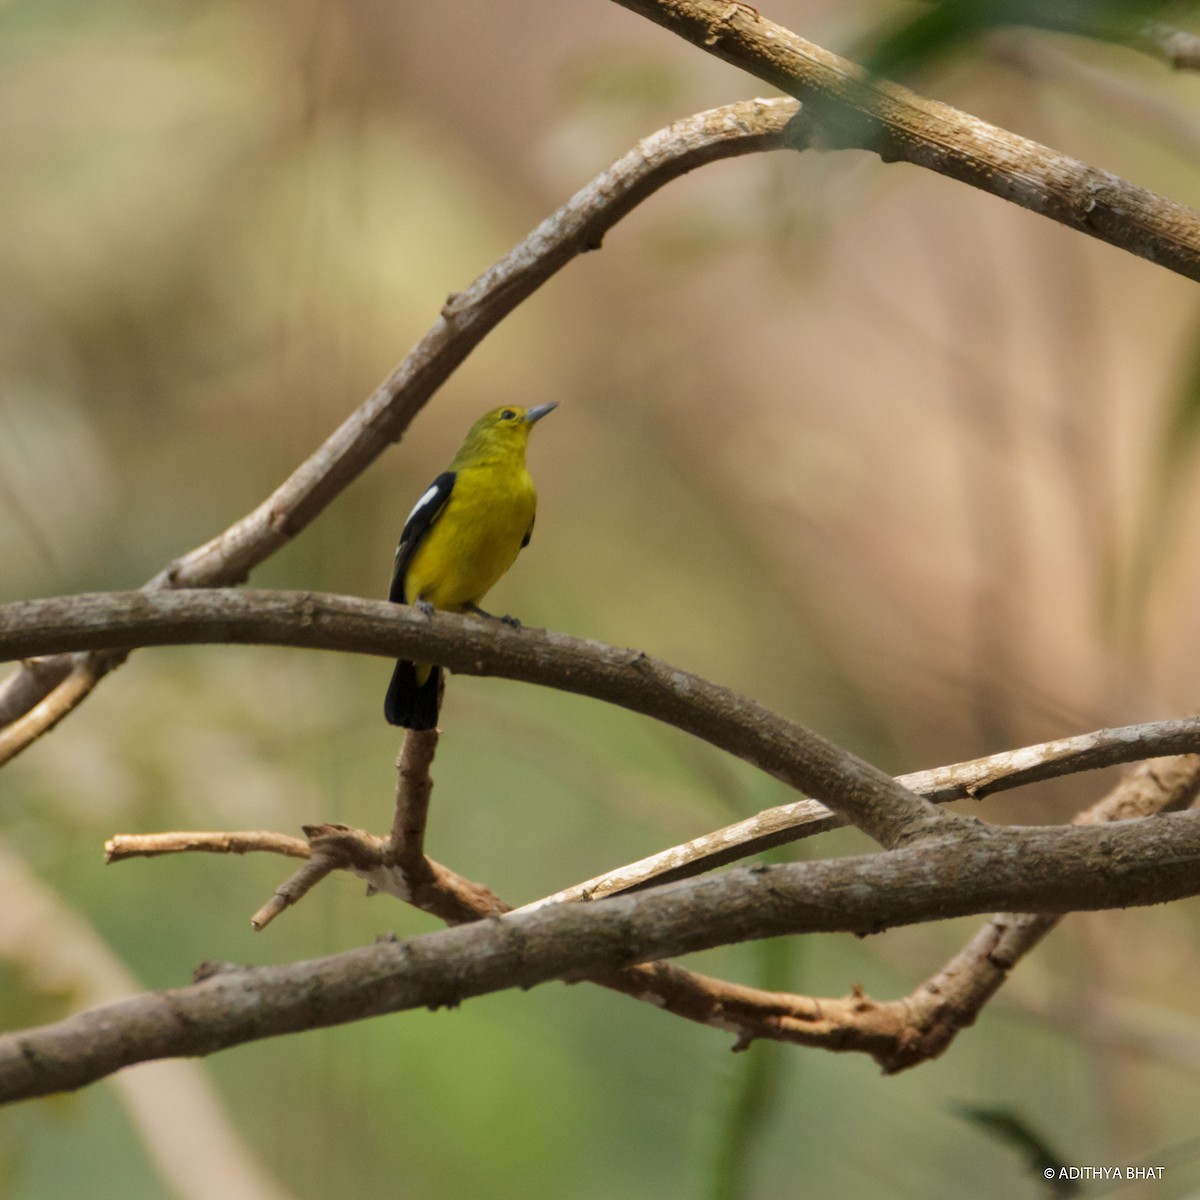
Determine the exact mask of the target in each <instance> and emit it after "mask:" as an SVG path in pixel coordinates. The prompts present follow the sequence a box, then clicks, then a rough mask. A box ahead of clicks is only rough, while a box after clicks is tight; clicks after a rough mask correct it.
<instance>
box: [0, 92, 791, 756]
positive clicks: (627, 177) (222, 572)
mask: <svg viewBox="0 0 1200 1200" xmlns="http://www.w3.org/2000/svg"><path fill="white" fill-rule="evenodd" d="M799 107H800V106H799V105H798V104H797V103H796V102H795V101H794V100H786V99H771V100H745V101H739V102H738V103H735V104H727V105H723V106H722V107H720V108H714V109H710V110H708V111H706V112H701V113H696V114H695V115H694V116H691V117H686V118H684V119H683V120H680V121H676V122H674V123H673V124H671V125H668V126H667V127H666V128H664V129H660V130H659V131H658V132H657V133H654V134H651V135H650V136H649V137H647V138H644V139H643V140H642V141H640V142H638V144H637V145H636V146H634V148H633V149H632V150H631V151H630V152H629V153H628V154H626V155H624V156H623V157H622V158H620V159H618V160H617V161H616V162H615V163H613V164H612V166H610V167H609V168H608V169H607V170H605V171H602V172H601V173H600V174H599V175H598V176H597V177H596V178H595V179H593V180H592V181H591V182H590V183H589V184H588V185H587V186H586V187H584V188H583V189H581V190H580V191H579V192H577V193H576V194H575V195H574V196H572V197H571V199H570V200H568V201H567V203H566V204H564V205H563V206H562V207H561V208H559V209H558V210H557V211H556V212H555V213H553V214H552V215H551V216H549V217H548V218H547V219H546V220H545V221H543V222H542V223H541V224H540V225H539V226H538V227H537V228H536V229H534V230H533V232H532V233H530V234H529V236H528V237H526V238H525V240H524V241H522V242H521V243H520V244H519V245H517V246H516V247H515V248H514V249H513V250H512V251H510V252H509V253H508V254H506V255H505V256H504V258H502V259H500V260H499V261H498V262H496V263H494V264H493V265H492V266H491V267H489V268H488V269H487V270H486V271H485V272H484V273H483V274H482V275H480V276H479V278H478V279H476V280H475V282H474V283H472V284H471V285H470V286H469V287H467V288H465V289H464V290H463V291H461V292H458V293H456V294H454V295H452V296H450V297H449V299H448V300H447V301H446V304H445V306H444V307H443V308H442V311H441V315H440V316H439V317H438V319H437V321H435V322H434V324H433V325H432V327H431V328H430V329H429V331H428V332H427V333H426V334H425V336H424V337H423V338H422V339H421V340H420V341H419V342H418V343H417V345H416V346H414V347H413V349H412V350H411V351H410V352H409V354H408V356H407V357H406V358H405V359H404V361H403V362H402V363H401V364H400V365H399V366H398V367H396V369H395V370H394V371H393V372H392V373H391V375H389V376H388V377H387V379H385V380H384V381H383V383H381V384H380V385H379V387H378V388H377V389H376V390H375V392H374V393H373V394H372V395H371V396H370V397H369V398H368V399H367V400H366V402H365V403H363V404H362V405H361V406H360V407H359V408H358V409H357V410H356V411H355V412H354V413H353V414H352V415H351V416H350V417H349V418H347V420H346V421H344V422H343V423H342V425H341V426H339V428H338V429H337V430H335V431H334V433H333V434H332V435H331V436H330V437H329V438H328V439H327V440H326V441H325V442H324V443H323V444H322V445H321V446H320V447H319V448H318V449H317V450H316V452H315V453H314V454H312V456H311V457H309V458H308V459H307V460H306V461H305V462H304V463H302V464H301V465H300V466H299V467H298V468H297V469H296V470H295V471H294V472H293V473H292V474H291V475H290V476H289V477H288V478H287V479H286V480H285V481H284V482H283V483H282V484H281V485H280V486H279V487H278V488H276V489H275V491H274V492H272V494H271V495H270V496H268V497H267V499H266V500H264V501H263V502H262V503H261V504H260V505H259V506H258V507H257V508H255V509H254V510H253V511H251V512H249V513H247V514H246V515H245V516H244V517H242V518H241V519H240V520H238V521H236V522H234V524H233V525H231V526H230V527H229V528H228V529H226V530H225V531H224V532H223V533H220V534H218V535H217V536H216V537H215V538H213V539H211V540H210V541H208V542H206V543H205V544H204V545H202V546H198V547H197V548H196V549H194V550H192V551H191V552H190V553H188V554H185V555H184V556H183V557H181V558H179V559H176V560H175V561H174V562H173V563H171V564H170V565H169V566H168V567H166V568H165V569H164V570H163V571H160V572H159V573H158V574H157V575H155V576H154V577H153V578H152V579H151V580H149V582H148V583H147V584H146V585H145V588H146V590H148V591H156V590H158V589H161V588H193V587H219V586H222V585H228V584H237V583H241V582H243V581H244V580H245V579H246V578H247V577H248V575H249V573H250V572H251V571H252V570H253V569H254V568H255V567H256V566H258V565H259V564H260V563H262V562H263V561H264V560H265V559H266V558H268V557H269V556H270V555H272V554H273V553H275V551H276V550H278V549H279V548H280V547H281V546H283V545H285V544H286V543H287V542H288V540H289V539H291V538H293V537H295V536H296V535H297V534H298V533H299V532H300V531H301V530H302V529H303V528H304V527H305V526H306V525H307V524H308V523H309V522H310V521H312V520H313V518H314V517H316V516H317V515H318V514H319V513H320V512H322V511H323V509H324V508H325V507H326V506H327V505H328V504H329V503H330V501H332V500H333V499H334V498H335V497H336V496H337V495H339V493H340V492H341V491H342V490H343V489H344V488H346V487H347V486H348V485H349V484H350V483H351V482H353V480H355V479H356V478H357V477H358V476H359V475H360V474H361V473H362V472H363V471H364V470H365V469H366V468H367V467H369V466H370V465H371V464H372V463H373V462H374V461H375V460H376V459H377V458H378V457H379V455H380V454H382V453H383V451H384V450H386V449H387V447H388V446H389V445H391V444H392V443H393V442H396V441H399V439H400V438H401V436H402V435H403V434H404V432H405V430H406V429H407V428H408V426H409V424H410V423H411V422H412V419H413V418H414V417H415V416H416V414H417V413H418V412H419V411H420V410H421V408H422V407H424V405H425V404H426V403H427V402H428V400H429V399H430V397H431V396H433V395H434V393H436V391H437V390H438V388H440V387H441V386H442V384H443V383H445V381H446V380H447V379H448V378H449V377H450V376H451V374H453V372H454V371H455V369H456V368H457V367H458V366H459V365H460V364H461V363H462V362H463V360H464V359H466V358H467V356H468V355H469V354H470V353H471V351H472V350H473V349H474V348H475V347H476V346H477V345H478V344H479V343H480V342H481V341H482V340H483V339H484V337H485V336H486V335H487V334H488V333H489V332H491V330H492V329H494V328H495V327H496V325H497V324H499V323H500V321H501V320H503V319H504V317H506V316H507V315H508V314H509V313H510V312H512V311H513V309H514V308H516V307H517V306H518V305H519V304H520V303H521V302H522V301H524V300H525V299H527V298H528V297H529V296H530V295H532V294H533V293H534V292H535V291H536V290H537V289H538V288H539V287H541V285H542V284H543V283H545V282H546V281H547V280H548V279H550V278H552V277H553V276H554V275H555V274H557V272H558V271H560V270H561V269H562V268H563V267H564V266H566V265H567V263H569V262H571V261H572V260H573V259H574V258H576V257H578V256H579V255H580V254H583V253H586V252H588V251H591V250H596V249H598V248H599V246H600V244H601V242H602V240H603V238H604V236H605V234H606V233H607V232H608V231H609V230H610V229H611V228H612V227H613V226H614V225H616V224H617V222H618V221H620V220H621V219H622V218H623V217H625V216H626V215H628V213H629V212H631V211H632V210H633V209H634V208H636V207H637V205H639V204H640V203H641V202H642V201H643V200H646V199H648V198H649V197H650V196H652V195H653V194H654V193H655V192H656V191H658V189H659V188H661V187H663V186H664V185H665V184H667V183H670V182H671V181H672V180H674V179H678V178H679V177H680V176H682V175H685V174H687V172H689V171H692V170H694V169H695V168H696V167H699V166H703V165H704V164H706V163H710V162H716V161H718V160H720V159H725V158H733V157H737V156H740V155H744V154H751V153H755V152H757V151H762V150H779V149H785V148H793V149H797V148H800V146H801V142H800V141H799V138H798V135H796V134H795V131H794V130H793V129H791V128H790V123H791V121H792V119H793V117H795V115H796V113H797V112H798V111H799ZM62 672H63V665H62V664H61V663H42V664H40V666H39V668H38V670H37V672H36V673H35V672H33V671H32V670H31V669H29V668H25V667H22V668H21V669H20V670H19V671H18V672H17V673H16V677H15V678H10V679H9V680H7V681H5V684H4V685H0V725H5V724H8V723H9V722H12V721H14V720H16V719H17V718H18V717H20V716H21V715H22V714H24V713H26V712H28V711H29V709H30V708H31V706H33V705H34V704H37V703H38V701H40V700H41V699H42V698H43V697H44V696H46V695H47V694H48V692H49V690H50V688H51V687H52V686H54V682H55V681H56V679H60V678H61V677H62ZM62 686H63V687H67V686H68V685H66V684H64V685H62ZM89 690H90V689H89ZM85 694H86V692H65V693H64V695H63V696H62V697H61V698H59V699H58V700H56V701H54V705H53V708H54V711H55V712H56V713H57V715H56V716H55V718H54V719H55V720H57V719H60V718H61V716H62V715H63V714H64V713H65V712H67V711H69V710H70V708H72V707H74V705H75V704H78V703H79V700H80V699H82V696H83V695H85ZM48 711H49V710H45V709H39V714H40V715H39V716H34V715H33V714H32V713H31V714H30V720H29V722H27V723H24V724H23V725H22V727H21V730H20V732H19V733H14V734H13V735H12V736H11V737H10V738H9V742H8V757H10V758H11V757H12V756H13V755H14V754H16V753H18V752H19V751H20V750H21V749H23V748H24V747H25V746H27V745H29V744H30V743H31V742H32V741H33V740H34V739H35V738H36V737H38V736H40V735H41V733H43V732H45V729H46V728H49V725H47V724H46V723H45V721H46V718H47V712H48Z"/></svg>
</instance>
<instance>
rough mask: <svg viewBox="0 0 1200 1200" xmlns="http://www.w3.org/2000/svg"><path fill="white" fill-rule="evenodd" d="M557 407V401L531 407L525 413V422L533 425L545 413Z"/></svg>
mask: <svg viewBox="0 0 1200 1200" xmlns="http://www.w3.org/2000/svg"><path fill="white" fill-rule="evenodd" d="M557 407H558V401H557V400H554V401H551V403H549V404H539V405H538V406H537V408H531V409H530V410H529V411H528V412H527V413H526V414H525V424H526V425H533V424H536V423H537V422H538V421H540V420H541V419H542V418H543V417H544V416H546V414H547V413H552V412H553V411H554V410H555V409H556V408H557Z"/></svg>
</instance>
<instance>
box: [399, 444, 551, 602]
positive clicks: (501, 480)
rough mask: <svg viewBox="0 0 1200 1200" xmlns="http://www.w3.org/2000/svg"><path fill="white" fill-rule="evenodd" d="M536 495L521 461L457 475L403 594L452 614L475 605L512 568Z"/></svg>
mask: <svg viewBox="0 0 1200 1200" xmlns="http://www.w3.org/2000/svg"><path fill="white" fill-rule="evenodd" d="M536 511H537V492H536V490H535V489H534V486H533V480H532V479H531V478H530V477H529V472H528V471H527V470H526V469H525V466H524V463H521V464H520V465H519V466H516V467H514V468H509V469H504V470H499V471H498V470H497V468H496V466H495V465H494V464H484V465H481V466H478V467H463V468H461V469H460V470H459V471H458V474H457V477H456V478H455V480H454V487H453V490H452V491H451V493H450V498H449V499H448V500H447V501H446V505H445V508H443V509H442V511H441V512H440V513H439V514H438V517H437V520H436V521H435V522H434V525H433V528H432V529H430V531H429V533H428V534H426V536H425V539H424V540H423V541H422V543H421V545H420V547H419V548H418V549H417V552H416V553H415V554H414V555H413V558H412V562H411V563H409V567H408V572H407V574H406V575H405V580H404V594H405V595H406V596H407V597H408V600H409V603H410V604H411V603H413V602H414V601H416V600H426V601H428V602H429V603H430V604H432V605H433V606H434V608H440V609H444V610H448V611H450V612H456V611H461V610H462V609H464V608H465V607H466V606H467V605H471V604H479V603H480V602H481V601H482V600H483V598H484V596H485V595H486V594H487V592H488V591H489V590H490V589H491V588H492V587H493V586H494V585H495V584H496V581H497V580H498V579H499V578H500V576H501V575H503V574H504V572H505V571H507V570H508V568H509V567H511V566H512V565H513V562H514V560H515V559H516V557H517V554H518V553H519V552H520V549H521V543H522V542H523V541H524V540H525V537H526V535H527V534H528V533H529V530H530V527H531V526H532V525H533V518H534V514H535V512H536Z"/></svg>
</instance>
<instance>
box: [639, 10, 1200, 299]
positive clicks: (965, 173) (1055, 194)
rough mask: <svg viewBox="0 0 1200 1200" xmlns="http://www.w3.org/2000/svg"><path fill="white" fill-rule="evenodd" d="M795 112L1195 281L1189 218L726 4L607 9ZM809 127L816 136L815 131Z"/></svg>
mask: <svg viewBox="0 0 1200 1200" xmlns="http://www.w3.org/2000/svg"><path fill="white" fill-rule="evenodd" d="M617 3H618V4H620V5H622V6H623V7H624V8H628V9H632V10H633V11H634V12H637V13H640V14H641V15H642V16H644V17H648V18H649V19H650V20H651V21H654V22H655V23H657V24H659V25H662V26H663V27H664V28H666V29H669V30H670V31H671V32H672V33H675V34H678V35H679V36H680V37H682V38H685V39H686V40H688V41H689V42H691V43H692V44H693V45H695V46H699V47H700V48H701V49H703V50H707V51H708V52H709V53H710V54H715V55H716V56H717V57H718V58H722V59H724V60H725V61H726V62H728V63H732V64H733V65H734V66H736V67H740V68H741V69H742V70H744V71H748V72H750V74H752V75H754V76H756V77H757V78H759V79H762V80H765V81H766V82H767V83H770V84H773V85H774V86H775V87H777V88H780V89H781V90H782V91H785V92H787V93H788V94H790V95H792V96H795V97H796V98H797V99H798V100H802V101H804V102H805V103H806V109H805V118H804V119H805V121H806V123H807V124H809V126H810V132H812V133H815V132H816V131H817V129H819V134H820V136H821V138H822V139H823V140H824V141H825V142H826V143H827V144H830V145H833V146H837V147H839V148H856V149H862V150H870V151H874V152H875V153H877V154H878V155H879V156H880V157H881V158H882V159H883V160H884V161H886V162H892V161H903V162H910V163H913V164H915V165H917V166H921V167H925V168H927V169H929V170H931V171H936V172H937V173H938V174H940V175H946V176H949V177H950V178H951V179H957V180H959V181H961V182H963V183H968V184H970V185H971V186H972V187H977V188H980V189H982V190H983V191H985V192H990V193H992V195H995V196H1000V197H1001V198H1003V199H1005V200H1011V201H1012V202H1013V203H1015V204H1019V205H1021V207H1022V208H1027V209H1029V210H1030V211H1032V212H1036V213H1041V214H1042V215H1043V216H1046V217H1049V218H1050V219H1051V220H1054V221H1058V222H1059V223H1060V224H1063V225H1066V226H1068V227H1069V228H1071V229H1076V230H1078V231H1079V232H1081V233H1086V234H1090V235H1091V236H1092V237H1095V238H1099V239H1100V240H1101V241H1105V242H1108V243H1110V244H1111V245H1114V246H1119V247H1121V248H1122V249H1124V250H1128V251H1129V252H1130V253H1132V254H1137V255H1139V256H1140V257H1142V258H1146V259H1149V260H1150V261H1151V262H1156V263H1159V264H1160V265H1162V266H1164V267H1166V268H1168V269H1169V270H1171V271H1177V272H1178V273H1179V274H1181V275H1185V276H1187V277H1188V278H1189V279H1196V280H1200V214H1197V213H1196V212H1194V211H1193V210H1192V209H1190V208H1187V207H1186V206H1185V205H1182V204H1179V203H1177V202H1175V201H1173V200H1168V199H1166V198H1165V197H1162V196H1158V195H1156V194H1155V193H1153V192H1150V191H1147V190H1146V189H1145V188H1140V187H1137V186H1136V185H1134V184H1131V183H1128V182H1126V181H1125V180H1124V179H1121V178H1120V177H1119V176H1116V175H1112V174H1110V173H1109V172H1107V171H1100V170H1098V169H1096V168H1095V167H1090V166H1088V165H1087V164H1086V163H1083V162H1080V161H1079V160H1078V159H1073V158H1069V157H1067V156H1066V155H1064V154H1059V153H1057V152H1056V151H1054V150H1050V149H1048V148H1047V147H1045V146H1041V145H1039V144H1038V143H1037V142H1033V141H1030V140H1029V139H1028V138H1023V137H1020V136H1018V135H1017V134H1014V133H1010V132H1008V131H1007V130H1005V129H1000V128H998V127H996V126H994V125H989V124H987V122H985V121H981V120H979V119H978V118H977V117H972V116H969V115H968V114H966V113H962V112H959V111H958V110H957V109H955V108H951V107H950V105H948V104H940V103H938V102H937V101H934V100H928V99H926V98H925V97H923V96H919V95H917V94H916V93H915V92H912V91H909V89H907V88H904V87H901V86H900V85H899V84H895V83H891V82H889V81H887V80H884V79H877V78H869V77H868V76H867V75H866V73H865V72H864V71H863V70H862V69H861V68H860V67H858V66H856V65H855V64H853V63H851V62H847V61H846V60H845V59H843V58H839V57H838V56H837V55H836V54H832V53H830V52H829V51H828V50H823V49H822V48H821V47H820V46H815V45H813V44H812V43H811V42H807V41H805V40H804V39H803V38H801V37H798V36H797V35H796V34H794V33H792V31H791V30H789V29H785V28H784V27H783V26H781V25H776V24H774V23H773V22H772V21H769V20H767V19H766V18H765V17H762V16H760V15H759V14H758V12H757V11H756V10H755V9H754V8H752V7H751V6H749V5H744V4H731V3H729V2H728V0H617ZM814 126H815V128H814Z"/></svg>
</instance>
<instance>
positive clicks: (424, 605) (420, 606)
mask: <svg viewBox="0 0 1200 1200" xmlns="http://www.w3.org/2000/svg"><path fill="white" fill-rule="evenodd" d="M413 607H414V608H415V609H416V610H417V611H418V612H419V613H420V614H421V615H422V616H424V617H428V618H430V619H432V617H433V605H432V604H430V603H429V601H428V600H417V601H415V602H414V604H413Z"/></svg>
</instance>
